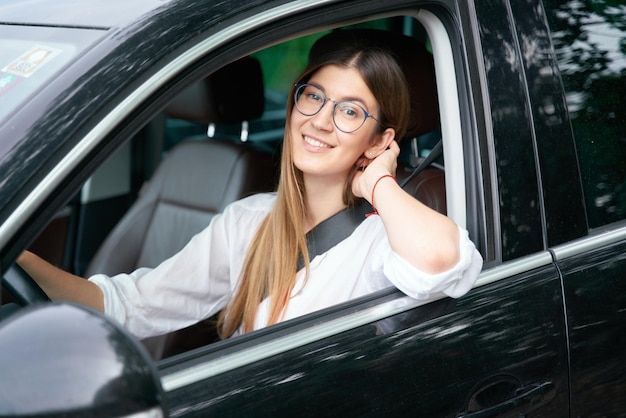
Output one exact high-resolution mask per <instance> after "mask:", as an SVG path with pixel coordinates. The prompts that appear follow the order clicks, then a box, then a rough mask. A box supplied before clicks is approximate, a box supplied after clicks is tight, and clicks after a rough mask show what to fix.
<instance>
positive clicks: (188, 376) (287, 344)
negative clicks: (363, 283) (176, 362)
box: [161, 251, 552, 392]
mask: <svg viewBox="0 0 626 418" xmlns="http://www.w3.org/2000/svg"><path fill="white" fill-rule="evenodd" d="M551 264H552V256H551V255H550V253H549V252H547V251H545V252H542V253H538V254H535V255H532V256H529V257H525V258H523V259H519V260H516V261H513V262H509V263H506V264H502V265H500V266H497V267H494V268H492V269H490V270H487V271H484V272H482V273H481V274H480V276H479V278H478V281H477V282H476V285H475V287H481V286H485V285H487V284H490V283H493V282H496V281H499V280H502V279H506V278H508V277H511V276H514V275H517V274H523V273H525V272H527V271H530V270H533V269H536V268H539V267H544V266H547V265H551ZM444 297H446V296H445V295H443V294H439V295H437V296H436V297H433V298H432V299H429V300H427V301H424V300H416V299H413V298H410V297H409V296H403V295H401V294H399V296H398V298H397V299H394V300H391V301H388V302H385V303H382V304H380V305H376V306H373V307H371V308H368V309H364V310H362V311H359V312H355V313H352V314H348V315H346V316H343V317H341V318H337V319H334V320H330V321H328V322H324V323H321V324H317V325H314V326H312V327H310V328H306V329H303V330H300V331H297V332H294V333H291V334H289V335H285V336H283V337H278V338H276V339H273V340H271V341H269V342H266V343H263V344H259V345H255V346H252V347H249V348H246V349H242V350H240V351H237V352H233V353H230V354H225V355H221V356H219V357H218V358H215V359H211V360H208V361H206V362H204V363H200V364H196V365H194V366H192V367H189V368H187V369H183V370H178V371H175V372H172V373H170V374H166V375H163V376H161V385H162V387H163V389H164V390H165V391H166V392H172V391H175V390H177V389H180V388H183V387H185V386H189V385H192V384H194V383H198V382H200V381H202V380H205V379H209V378H211V377H214V376H217V375H219V374H222V373H226V372H229V371H231V370H234V369H237V368H240V367H244V366H247V365H249V364H252V363H254V362H257V361H260V360H263V359H266V358H269V357H271V356H275V355H277V354H281V353H284V352H286V351H289V350H292V349H295V348H298V347H301V346H304V345H306V344H310V343H314V342H316V341H320V340H322V339H324V338H329V337H332V336H334V335H337V334H340V333H342V332H346V331H349V330H351V329H355V328H357V327H360V326H363V325H367V324H371V323H373V322H376V321H379V320H382V319H385V318H388V317H390V316H393V315H398V314H400V313H403V312H406V311H409V310H411V309H414V308H417V307H419V306H422V305H425V304H427V303H430V302H434V301H436V300H439V299H443V298H444Z"/></svg>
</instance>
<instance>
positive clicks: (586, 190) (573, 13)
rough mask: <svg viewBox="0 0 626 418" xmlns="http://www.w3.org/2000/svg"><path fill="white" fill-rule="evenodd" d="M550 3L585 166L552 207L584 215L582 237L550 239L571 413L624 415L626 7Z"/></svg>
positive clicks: (572, 131) (573, 134) (579, 160)
mask: <svg viewBox="0 0 626 418" xmlns="http://www.w3.org/2000/svg"><path fill="white" fill-rule="evenodd" d="M545 3H546V18H547V21H548V23H549V27H550V34H551V35H552V37H553V39H554V45H555V51H556V57H555V58H556V61H557V63H558V67H559V70H560V75H561V78H562V83H563V86H564V88H565V94H566V105H567V122H568V123H569V126H568V127H567V128H568V129H566V130H565V132H566V133H567V136H568V137H570V138H571V139H569V140H570V141H571V142H572V143H573V144H575V151H576V154H575V155H574V158H571V159H570V161H571V164H572V165H577V167H580V172H581V176H580V177H581V181H579V182H577V183H576V184H577V185H578V186H579V187H580V186H582V187H581V191H580V192H579V195H581V197H580V198H577V199H576V200H575V201H571V200H570V199H568V198H567V197H566V196H564V195H563V194H561V195H560V196H559V198H560V199H562V201H565V202H570V203H568V204H567V205H563V204H561V205H555V206H554V208H553V213H562V212H565V211H570V212H578V213H579V214H580V216H581V217H582V219H583V222H581V224H582V225H583V231H582V232H583V233H582V234H581V235H580V238H579V239H573V238H574V237H569V238H568V237H556V236H555V237H553V240H552V241H553V242H552V245H553V246H554V250H553V251H554V256H555V258H556V260H557V262H558V268H559V270H560V271H561V272H562V275H563V285H564V291H565V302H566V307H567V323H568V332H569V344H570V351H571V358H570V362H571V372H570V374H571V390H572V416H619V415H620V414H623V411H624V400H623V399H624V396H623V394H624V393H625V391H626V352H625V351H624V350H623V349H621V347H622V346H623V344H624V343H625V342H626V273H625V272H626V257H625V255H624V254H625V251H626V224H625V221H626V199H625V198H624V197H625V195H624V191H625V190H626V189H625V186H626V169H625V168H624V161H625V160H626V143H625V142H624V135H623V132H624V126H625V125H626V113H625V112H624V107H625V106H626V100H625V99H624V96H623V94H622V93H621V92H623V91H624V88H625V87H626V78H624V68H625V66H626V64H625V63H626V54H625V53H624V49H623V48H621V49H620V48H619V47H618V45H619V43H620V42H621V43H622V44H623V42H624V40H625V39H626V30H625V29H626V28H625V27H624V20H625V19H626V11H625V10H624V8H623V7H621V9H620V8H617V9H612V8H611V7H610V6H609V5H602V7H595V6H594V5H592V4H591V3H589V2H581V3H578V4H575V5H574V4H572V3H568V2H556V1H546V2H545ZM583 50H584V51H586V52H585V53H584V54H581V53H580V51H583ZM559 182H560V183H562V182H563V180H562V179H561V180H559ZM554 191H555V192H556V190H554ZM557 193H558V192H557ZM557 193H555V194H557ZM557 196H558V194H557Z"/></svg>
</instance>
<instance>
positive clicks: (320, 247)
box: [298, 140, 442, 270]
mask: <svg viewBox="0 0 626 418" xmlns="http://www.w3.org/2000/svg"><path fill="white" fill-rule="evenodd" d="M441 150H442V145H441V140H440V141H439V142H438V143H437V144H436V145H435V146H434V147H433V149H432V151H431V152H430V154H429V155H428V156H427V157H426V158H425V159H424V160H423V161H422V163H421V164H420V165H419V166H417V167H416V168H415V170H413V172H412V173H411V174H410V175H409V176H408V177H407V178H406V179H404V181H403V182H402V184H401V185H400V186H401V187H404V186H406V185H407V184H408V182H409V181H411V179H413V178H414V177H415V176H416V175H418V174H419V173H420V172H421V171H422V170H424V169H425V168H427V167H428V166H429V165H430V164H431V163H432V162H433V161H434V160H435V159H436V158H437V157H438V156H439V155H441ZM372 210H373V209H372V205H370V204H369V202H368V201H367V200H365V199H362V200H361V202H359V203H357V204H356V205H355V206H353V207H350V208H347V209H344V210H342V211H341V212H338V213H336V214H335V215H333V216H331V217H330V218H328V219H326V220H325V221H323V222H320V223H319V224H317V225H316V226H315V227H314V228H313V229H311V230H310V231H309V232H308V233H307V234H306V244H307V249H308V251H309V260H313V259H314V258H315V257H316V256H318V255H320V254H324V253H325V252H326V251H328V250H330V249H331V248H332V247H334V246H335V245H337V244H339V243H340V242H341V241H343V240H344V239H346V238H348V237H349V236H350V235H351V234H352V232H353V231H354V230H355V229H356V227H357V226H359V224H360V223H361V222H363V220H364V219H365V215H366V214H368V213H371V212H372ZM303 267H304V259H303V258H302V256H300V258H299V259H298V270H300V269H301V268H303Z"/></svg>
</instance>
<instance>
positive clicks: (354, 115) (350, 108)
mask: <svg viewBox="0 0 626 418" xmlns="http://www.w3.org/2000/svg"><path fill="white" fill-rule="evenodd" d="M337 110H338V111H339V115H340V116H341V117H343V118H345V119H361V118H363V115H364V114H365V112H364V110H363V109H362V108H361V106H359V105H358V104H356V103H352V102H340V103H337Z"/></svg>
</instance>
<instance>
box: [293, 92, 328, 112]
mask: <svg viewBox="0 0 626 418" xmlns="http://www.w3.org/2000/svg"><path fill="white" fill-rule="evenodd" d="M325 102H326V97H325V96H324V92H322V90H320V89H318V88H317V87H315V86H311V85H309V84H303V85H301V86H300V87H298V89H297V90H296V107H297V108H298V110H299V111H300V113H302V114H303V115H306V116H312V115H314V114H316V113H317V112H319V111H320V109H321V108H322V106H324V103H325Z"/></svg>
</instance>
